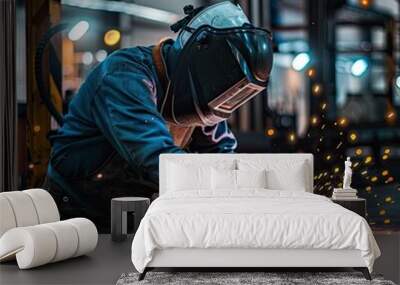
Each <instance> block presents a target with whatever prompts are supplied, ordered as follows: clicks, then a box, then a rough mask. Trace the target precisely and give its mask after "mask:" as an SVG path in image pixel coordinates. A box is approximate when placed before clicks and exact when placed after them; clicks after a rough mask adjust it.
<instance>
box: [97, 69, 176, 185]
mask: <svg viewBox="0 0 400 285" xmlns="http://www.w3.org/2000/svg"><path fill="white" fill-rule="evenodd" d="M155 90H156V87H155V84H154V82H153V81H152V79H151V78H150V77H149V76H147V75H146V73H145V72H138V71H136V70H128V69H127V70H117V71H113V72H112V73H109V74H106V75H105V76H104V77H103V79H102V82H100V83H99V85H98V87H97V89H96V94H95V96H94V102H93V104H94V106H93V108H92V110H93V116H94V118H95V121H96V124H97V125H98V127H99V128H100V129H101V131H102V132H103V134H104V135H105V136H106V138H107V139H108V140H109V141H110V142H111V144H112V145H113V146H114V148H115V149H116V150H117V151H118V153H119V154H120V155H121V156H122V157H123V158H124V159H125V160H127V161H128V163H129V164H130V165H132V166H133V167H135V168H140V169H142V170H143V172H144V173H146V175H147V176H148V178H149V179H150V180H151V181H153V182H156V183H158V162H159V155H160V154H161V153H179V152H183V150H181V149H180V148H178V147H177V146H175V145H174V142H173V139H172V137H171V135H170V133H169V131H168V129H167V127H166V123H165V120H164V119H163V118H162V117H161V115H160V113H159V112H158V110H157V108H156V103H155V101H154V100H155V93H156V91H155Z"/></svg>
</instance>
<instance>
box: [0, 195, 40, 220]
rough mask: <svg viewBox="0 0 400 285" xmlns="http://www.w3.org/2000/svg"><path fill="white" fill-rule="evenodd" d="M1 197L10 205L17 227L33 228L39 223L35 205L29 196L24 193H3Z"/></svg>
mask: <svg viewBox="0 0 400 285" xmlns="http://www.w3.org/2000/svg"><path fill="white" fill-rule="evenodd" d="M0 195H1V196H2V197H4V198H6V199H7V200H8V202H9V203H10V206H11V208H12V209H13V213H14V216H15V221H16V225H17V227H26V226H33V225H37V224H38V223H39V218H38V215H37V212H36V209H35V205H34V204H33V201H32V199H31V197H30V196H29V195H27V194H26V193H24V192H22V191H10V192H2V193H1V194H0Z"/></svg>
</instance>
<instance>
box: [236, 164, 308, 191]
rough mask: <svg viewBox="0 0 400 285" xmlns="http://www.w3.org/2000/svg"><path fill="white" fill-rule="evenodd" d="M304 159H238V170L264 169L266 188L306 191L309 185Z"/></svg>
mask: <svg viewBox="0 0 400 285" xmlns="http://www.w3.org/2000/svg"><path fill="white" fill-rule="evenodd" d="M306 168H307V164H306V162H305V161H304V160H278V161H273V162H271V163H268V161H265V160H244V159H240V160H238V169H239V170H260V169H266V180H267V188H268V189H272V190H288V191H306V189H307V188H308V185H309V183H310V182H309V181H308V177H307V175H306V174H307V173H308V171H307V169H306Z"/></svg>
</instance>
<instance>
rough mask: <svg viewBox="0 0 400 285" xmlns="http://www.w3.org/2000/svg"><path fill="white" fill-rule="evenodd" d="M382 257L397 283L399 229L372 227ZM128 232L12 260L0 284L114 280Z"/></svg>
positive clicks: (381, 269)
mask: <svg viewBox="0 0 400 285" xmlns="http://www.w3.org/2000/svg"><path fill="white" fill-rule="evenodd" d="M374 235H375V238H376V240H377V242H378V245H379V247H380V249H381V251H382V257H381V258H379V259H378V260H377V261H376V263H375V268H374V272H375V273H380V274H383V275H384V277H385V279H389V280H392V281H394V282H395V283H396V284H400V270H399V268H400V231H391V232H390V231H376V232H374ZM131 243H132V236H131V237H130V238H128V239H127V240H126V241H124V242H121V243H114V242H112V241H111V239H110V236H109V235H100V237H99V244H98V246H97V249H96V250H95V251H94V252H92V253H91V254H89V255H88V256H82V257H78V258H75V259H70V260H66V261H62V262H58V263H54V264H49V265H45V266H42V267H38V268H34V269H29V270H19V269H18V267H17V265H16V263H15V262H9V263H4V264H1V265H0V284H1V285H17V284H33V285H35V284H38V285H39V284H115V283H116V281H117V280H118V278H119V277H120V276H121V274H122V273H126V272H132V271H134V267H133V265H132V262H131V258H130V252H131Z"/></svg>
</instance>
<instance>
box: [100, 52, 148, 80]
mask: <svg viewBox="0 0 400 285" xmlns="http://www.w3.org/2000/svg"><path fill="white" fill-rule="evenodd" d="M152 62H153V59H152V53H151V47H131V48H122V49H119V50H116V51H114V52H113V53H111V54H110V55H109V56H108V57H107V58H106V59H105V60H104V61H103V62H102V63H101V64H100V65H99V66H98V69H99V70H98V71H99V73H100V76H101V77H104V76H107V75H110V74H113V73H116V72H124V71H125V72H130V73H136V72H138V73H147V74H148V73H149V72H150V69H151V68H150V66H151V64H152Z"/></svg>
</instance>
